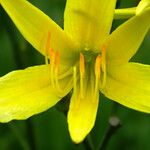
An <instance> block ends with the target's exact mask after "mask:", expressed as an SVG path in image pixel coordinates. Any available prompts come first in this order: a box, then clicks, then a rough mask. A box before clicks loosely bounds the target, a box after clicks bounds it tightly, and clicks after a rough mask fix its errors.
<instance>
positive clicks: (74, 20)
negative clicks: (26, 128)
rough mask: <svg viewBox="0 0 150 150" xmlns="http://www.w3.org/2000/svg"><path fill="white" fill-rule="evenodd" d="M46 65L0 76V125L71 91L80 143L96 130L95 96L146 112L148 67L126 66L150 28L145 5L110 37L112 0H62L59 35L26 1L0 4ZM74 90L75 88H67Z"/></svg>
mask: <svg viewBox="0 0 150 150" xmlns="http://www.w3.org/2000/svg"><path fill="white" fill-rule="evenodd" d="M0 3H1V5H2V7H3V8H4V9H5V11H6V12H7V13H8V15H9V16H10V17H11V19H12V20H13V22H14V23H15V25H16V26H17V27H18V29H19V30H20V32H21V33H22V35H23V36H24V38H25V39H26V40H27V41H28V42H30V43H31V45H32V46H33V47H34V48H35V49H37V50H38V51H39V52H40V53H42V54H43V55H44V56H45V58H46V64H45V65H39V66H34V67H29V68H27V69H25V70H18V71H13V72H11V73H9V74H7V75H5V76H3V77H1V78H0V122H8V121H11V120H13V119H17V120H22V119H27V118H29V117H30V116H32V115H35V114H38V113H41V112H43V111H45V110H47V109H49V108H50V107H52V106H54V105H55V104H56V103H57V102H58V101H60V100H61V99H62V98H63V97H64V96H65V95H67V94H68V93H69V92H70V91H73V92H72V97H71V100H70V107H69V111H68V117H67V119H68V127H69V132H70V135H71V138H72V140H73V141H74V142H75V143H79V142H81V141H83V140H84V138H85V137H86V135H87V134H88V133H89V132H90V131H91V129H92V128H93V126H94V123H95V119H96V114H97V109H98V104H99V95H100V94H99V91H100V92H101V93H103V94H104V95H105V96H106V97H108V98H109V99H112V100H114V101H116V102H118V103H120V104H122V105H124V106H127V107H129V108H132V109H135V110H138V111H142V112H146V113H150V66H149V65H144V64H139V63H134V62H129V61H130V59H131V58H132V56H133V55H134V54H135V53H136V52H137V50H138V48H139V46H140V45H141V43H142V41H143V39H144V37H145V35H146V33H147V32H148V30H149V28H150V7H146V8H145V7H143V5H142V6H141V5H139V7H138V8H137V11H136V12H137V13H136V14H135V16H133V17H131V19H129V20H128V21H126V22H125V23H123V24H122V25H120V26H119V27H118V28H117V29H116V30H115V31H114V32H112V33H111V34H110V29H111V26H112V21H113V17H114V12H115V5H116V0H111V1H110V0H105V1H104V0H82V1H80V0H78V1H77V0H67V3H66V9H65V13H64V30H63V29H62V28H61V27H59V26H58V25H57V24H56V23H55V22H54V21H53V20H52V19H50V18H49V17H48V16H47V15H45V14H44V13H43V12H42V11H41V10H39V9H38V8H36V7H35V6H33V5H32V4H30V3H29V2H28V1H26V0H0ZM72 89H73V90H72Z"/></svg>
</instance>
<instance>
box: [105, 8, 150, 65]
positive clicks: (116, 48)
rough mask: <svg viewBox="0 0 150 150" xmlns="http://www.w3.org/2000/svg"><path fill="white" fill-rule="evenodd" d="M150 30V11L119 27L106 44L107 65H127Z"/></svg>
mask: <svg viewBox="0 0 150 150" xmlns="http://www.w3.org/2000/svg"><path fill="white" fill-rule="evenodd" d="M149 28H150V10H147V11H144V12H143V13H141V14H139V15H137V16H135V17H133V18H131V19H130V20H128V21H127V22H125V23H123V24H122V25H121V26H119V27H118V28H117V29H116V30H115V31H114V32H113V33H112V34H111V35H110V36H109V38H108V40H107V42H106V47H107V60H108V62H109V64H110V65H111V64H112V65H113V64H121V63H127V62H128V61H129V60H130V59H131V57H132V56H133V55H134V54H135V53H136V52H137V50H138V48H139V46H140V45H141V43H142V41H143V39H144V37H145V35H146V33H147V32H148V30H149Z"/></svg>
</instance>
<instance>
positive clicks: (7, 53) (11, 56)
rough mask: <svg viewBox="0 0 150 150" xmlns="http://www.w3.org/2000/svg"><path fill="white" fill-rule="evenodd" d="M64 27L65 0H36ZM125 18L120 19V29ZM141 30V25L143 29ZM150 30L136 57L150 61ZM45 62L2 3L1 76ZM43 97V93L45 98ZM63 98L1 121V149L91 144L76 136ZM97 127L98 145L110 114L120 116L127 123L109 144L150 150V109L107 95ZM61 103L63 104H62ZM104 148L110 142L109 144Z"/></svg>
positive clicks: (79, 148)
mask: <svg viewBox="0 0 150 150" xmlns="http://www.w3.org/2000/svg"><path fill="white" fill-rule="evenodd" d="M30 2H31V3H32V4H34V5H35V6H37V7H38V8H40V9H41V10H42V11H44V12H45V13H46V14H48V15H49V16H50V17H51V18H52V19H53V20H55V21H56V22H57V23H58V24H59V25H60V26H62V27H63V12H64V8H65V3H66V1H65V0H30ZM138 2H139V1H138V0H122V1H120V2H118V5H117V7H122V8H123V7H132V6H136V5H137V4H138ZM123 21H125V20H121V21H120V20H118V21H114V23H113V29H112V30H114V29H115V28H116V27H117V26H118V25H119V24H121V23H122V22H123ZM137 32H138V31H137ZM149 41H150V34H147V36H146V37H145V40H144V42H143V44H142V45H141V47H140V49H139V51H138V53H137V54H136V55H135V56H134V58H133V59H132V61H137V62H142V63H145V64H150V57H149V56H150V55H149V50H150V42H149ZM43 63H44V57H43V56H41V55H40V54H39V52H37V51H36V50H35V49H34V48H32V46H31V45H29V44H28V42H27V41H25V40H24V39H23V37H22V36H21V34H20V33H19V32H18V30H17V29H16V27H15V26H14V24H13V23H12V22H11V21H10V19H9V17H8V16H7V15H6V14H5V12H4V11H3V9H2V8H1V7H0V76H2V75H5V74H6V73H8V72H10V71H12V70H16V69H23V68H26V67H28V66H33V65H39V64H43ZM41 100H42V99H41ZM62 105H63V104H59V105H57V108H56V107H53V108H51V109H49V110H48V111H46V112H43V113H41V114H39V115H36V116H33V117H31V118H30V119H28V120H25V121H12V122H10V123H7V124H0V150H86V149H87V148H86V146H85V142H84V143H81V144H79V145H75V144H73V143H72V142H71V140H70V137H69V133H68V129H67V120H66V117H65V115H64V114H63V113H62V112H60V109H61V108H63V106H62ZM99 106H100V107H99V110H98V115H97V120H96V124H95V127H94V128H93V130H92V131H91V133H90V138H91V140H92V142H93V144H94V147H97V145H99V144H100V143H101V141H102V139H103V137H104V136H105V135H106V131H107V130H108V128H109V123H108V120H109V117H111V116H117V117H118V118H119V119H120V120H121V124H122V126H121V127H120V128H119V129H118V130H116V132H115V133H114V134H113V135H112V136H111V137H110V138H109V141H108V143H107V144H106V145H105V146H106V147H105V148H106V149H107V150H120V149H121V150H149V149H150V115H149V114H144V113H141V112H137V111H134V110H131V109H128V108H126V107H124V106H121V105H119V104H116V103H114V102H113V101H110V100H108V99H107V98H105V97H103V96H102V95H101V100H100V105H99ZM58 108H59V109H58ZM103 149H104V148H103Z"/></svg>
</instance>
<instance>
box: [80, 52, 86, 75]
mask: <svg viewBox="0 0 150 150" xmlns="http://www.w3.org/2000/svg"><path fill="white" fill-rule="evenodd" d="M80 74H81V76H82V77H83V76H84V74H85V60H84V55H83V54H82V53H80Z"/></svg>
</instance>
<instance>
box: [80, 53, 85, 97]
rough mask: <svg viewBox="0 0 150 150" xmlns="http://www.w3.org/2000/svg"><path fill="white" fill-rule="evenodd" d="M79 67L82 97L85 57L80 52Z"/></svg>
mask: <svg viewBox="0 0 150 150" xmlns="http://www.w3.org/2000/svg"><path fill="white" fill-rule="evenodd" d="M79 63H80V64H79V65H80V66H79V69H80V94H81V96H82V97H83V96H84V94H83V88H84V87H83V85H84V75H85V58H84V55H83V54H82V53H80V61H79Z"/></svg>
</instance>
